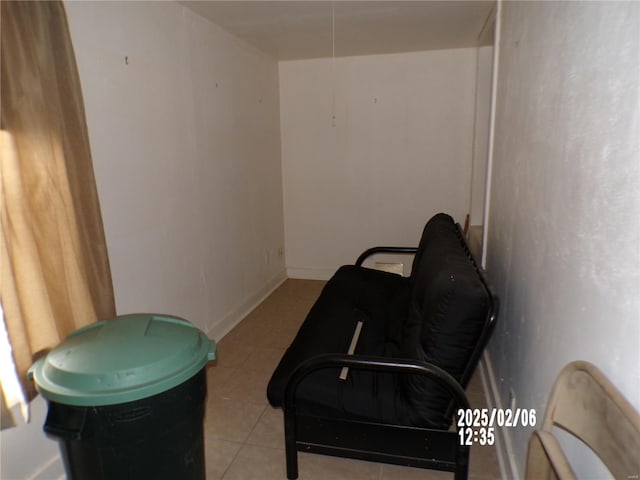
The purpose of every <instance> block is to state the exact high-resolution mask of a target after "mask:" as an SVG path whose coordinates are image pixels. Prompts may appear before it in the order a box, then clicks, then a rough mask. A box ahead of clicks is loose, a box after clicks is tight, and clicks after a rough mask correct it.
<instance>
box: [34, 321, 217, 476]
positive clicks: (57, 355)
mask: <svg viewBox="0 0 640 480" xmlns="http://www.w3.org/2000/svg"><path fill="white" fill-rule="evenodd" d="M214 358H215V343H214V342H213V341H212V340H210V339H209V338H207V336H206V335H205V334H204V333H203V332H202V331H200V330H199V329H197V328H196V327H195V326H193V325H192V324H191V323H189V322H188V321H186V320H183V319H180V318H177V317H172V316H167V315H151V314H134V315H123V316H119V317H116V318H114V319H112V320H105V321H102V322H98V323H95V324H92V325H89V326H87V327H84V328H81V329H79V330H77V331H75V332H73V333H71V334H70V335H69V336H68V337H67V339H66V340H65V341H64V342H62V343H61V344H60V345H59V346H58V347H56V348H55V349H54V350H52V351H51V352H49V353H48V354H47V355H46V357H43V358H41V359H39V360H38V361H37V362H36V363H35V364H34V365H33V366H32V367H31V369H30V370H29V376H30V378H32V379H33V380H34V381H35V384H36V388H37V389H38V391H39V392H40V394H41V395H42V396H43V397H44V398H45V399H47V401H48V403H49V408H48V413H47V419H46V420H45V425H44V430H45V432H46V433H48V434H50V435H52V436H54V437H57V438H58V440H59V443H60V448H61V452H62V457H63V461H64V464H65V469H66V471H67V476H68V477H69V478H70V479H72V480H78V479H83V480H84V479H91V480H100V479H104V480H106V479H118V480H120V479H136V480H138V479H145V478H149V479H171V480H174V479H180V480H183V479H185V480H186V479H194V480H195V479H198V480H202V479H204V478H205V460H204V434H203V429H204V427H203V421H204V411H205V399H206V395H207V383H206V373H205V368H204V367H205V365H206V364H207V362H209V361H210V360H213V359H214Z"/></svg>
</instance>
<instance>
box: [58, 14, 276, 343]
mask: <svg viewBox="0 0 640 480" xmlns="http://www.w3.org/2000/svg"><path fill="white" fill-rule="evenodd" d="M66 6H67V12H68V16H69V23H70V28H71V32H72V36H73V41H74V46H75V51H76V57H77V59H78V68H79V71H80V77H81V80H82V85H83V93H84V100H85V107H86V114H87V123H88V127H89V135H90V139H91V147H92V153H93V161H94V165H95V171H96V178H97V183H98V190H99V194H100V200H101V206H102V212H103V216H104V225H105V230H106V236H107V244H108V248H109V254H110V261H111V268H112V272H113V283H114V288H115V294H116V302H117V309H118V313H127V312H133V311H159V312H163V313H171V314H176V315H179V316H183V317H185V318H187V319H189V320H191V321H192V322H194V323H195V324H197V325H198V326H200V327H201V328H203V329H204V330H206V331H207V332H208V333H209V334H210V335H211V336H212V337H214V338H219V337H220V336H222V335H223V334H224V333H226V331H227V330H228V329H229V328H230V327H231V326H233V323H234V322H235V321H237V320H238V319H239V318H240V317H241V315H242V314H243V313H246V310H247V308H249V307H252V306H254V305H255V302H256V301H257V300H258V299H259V298H260V297H261V296H262V295H264V293H266V292H267V291H268V290H269V289H270V288H273V286H274V284H276V283H277V282H278V281H280V280H282V279H284V259H283V258H280V257H279V256H278V249H279V248H280V247H281V246H283V244H284V240H283V213H282V210H283V209H282V177H281V165H280V132H279V97H278V67H277V63H276V61H275V60H274V59H272V58H270V57H267V56H266V55H264V54H262V53H259V52H258V51H257V50H255V49H254V48H252V47H250V46H248V45H247V44H244V43H243V42H241V41H240V40H238V39H237V38H236V37H233V36H231V35H229V34H227V33H226V32H224V31H223V30H221V29H220V28H218V27H217V26H215V25H214V24H212V23H211V22H209V21H207V20H205V19H204V18H202V17H199V16H198V15H196V14H194V13H193V12H191V11H190V10H188V9H185V8H184V7H182V6H180V5H178V4H176V3H174V2H115V3H112V2H69V3H68V4H67V5H66Z"/></svg>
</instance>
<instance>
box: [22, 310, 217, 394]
mask: <svg viewBox="0 0 640 480" xmlns="http://www.w3.org/2000/svg"><path fill="white" fill-rule="evenodd" d="M215 356H216V355H215V343H214V342H213V341H212V340H210V339H209V338H207V336H206V335H205V334H204V333H203V332H202V331H200V330H198V329H197V328H196V327H195V326H194V325H192V324H191V323H189V322H188V321H186V320H183V319H181V318H177V317H171V316H166V315H149V314H134V315H123V316H120V317H116V318H114V319H112V320H105V321H102V322H98V323H94V324H92V325H88V326H87V327H84V328H81V329H79V330H76V331H75V332H73V333H71V334H70V335H69V336H68V337H67V339H66V340H65V341H64V342H62V343H61V344H60V345H59V346H58V347H56V348H55V349H54V350H52V351H51V352H49V354H48V355H47V356H46V357H43V358H41V359H39V360H38V361H37V362H36V363H34V364H33V366H32V367H31V369H30V370H29V378H32V379H34V380H35V383H36V388H37V389H38V391H39V392H40V393H41V394H42V396H43V397H44V398H46V399H48V400H51V401H54V402H58V403H62V404H67V405H79V406H100V405H113V404H117V403H125V402H131V401H134V400H140V399H142V398H146V397H150V396H152V395H156V394H159V393H162V392H165V391H167V390H169V389H171V388H173V387H175V386H178V385H180V384H181V383H183V382H185V381H186V380H188V379H189V378H191V377H192V376H193V375H195V374H196V373H198V372H199V371H200V370H201V369H202V368H203V367H204V366H205V365H206V364H207V362H208V361H209V360H214V359H215Z"/></svg>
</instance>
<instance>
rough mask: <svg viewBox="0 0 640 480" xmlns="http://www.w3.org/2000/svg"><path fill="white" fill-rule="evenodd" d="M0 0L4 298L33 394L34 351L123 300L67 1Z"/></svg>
mask: <svg viewBox="0 0 640 480" xmlns="http://www.w3.org/2000/svg"><path fill="white" fill-rule="evenodd" d="M0 3H1V5H2V10H1V17H0V22H1V25H0V28H1V41H2V49H1V63H2V76H1V97H0V101H1V104H0V107H1V110H2V115H1V124H0V127H1V129H2V151H1V155H2V158H1V162H0V169H1V170H0V175H1V182H0V183H1V189H2V191H1V193H2V195H1V197H0V198H1V200H0V201H1V202H2V205H1V207H2V208H1V213H2V217H1V219H2V235H1V239H0V270H1V277H0V300H1V301H2V309H3V311H4V319H5V324H6V330H7V332H8V337H9V341H10V344H11V347H12V354H13V360H14V361H15V370H16V371H17V374H18V376H19V379H20V383H21V385H22V387H23V388H24V391H25V392H26V394H27V397H29V398H31V397H33V395H34V393H35V392H34V390H33V385H32V383H31V382H30V381H28V380H27V379H26V372H27V370H28V368H29V367H30V366H31V364H32V363H33V361H34V359H35V358H36V357H37V356H38V355H40V354H42V353H43V352H45V351H47V350H48V349H50V348H52V347H54V346H55V345H57V344H58V343H59V342H60V341H61V340H62V339H63V338H64V337H65V336H66V335H67V334H68V333H70V332H72V331H73V330H76V329H77V328H79V327H81V326H83V325H86V324H88V323H91V322H95V321H96V320H99V319H104V318H109V317H112V316H114V315H115V306H114V296H113V288H112V283H111V273H110V270H109V261H108V256H107V248H106V244H105V238H104V231H103V227H102V218H101V214H100V206H99V202H98V196H97V191H96V185H95V179H94V173H93V167H92V163H91V153H90V150H89V138H88V134H87V128H86V122H85V114H84V106H83V101H82V92H81V88H80V81H79V77H78V72H77V68H76V62H75V56H74V52H73V47H72V45H71V39H70V36H69V29H68V26H67V19H66V15H65V11H64V6H63V4H62V2H60V1H54V2H12V1H11V2H10V1H4V0H3V1H2V2H0ZM3 397H5V391H4V385H3ZM5 398H6V397H5ZM4 403H5V402H4V401H3V405H4Z"/></svg>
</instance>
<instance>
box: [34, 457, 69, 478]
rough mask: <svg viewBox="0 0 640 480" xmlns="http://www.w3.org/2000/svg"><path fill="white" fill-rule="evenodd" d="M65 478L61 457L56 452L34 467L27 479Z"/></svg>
mask: <svg viewBox="0 0 640 480" xmlns="http://www.w3.org/2000/svg"><path fill="white" fill-rule="evenodd" d="M65 478H66V474H65V472H64V465H63V464H62V457H61V456H60V454H58V455H55V456H53V457H51V458H50V459H49V460H47V462H45V463H44V464H43V465H42V466H40V467H39V468H38V469H36V470H35V471H34V472H33V473H32V474H31V475H30V476H29V477H28V478H27V480H64V479H65Z"/></svg>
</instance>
